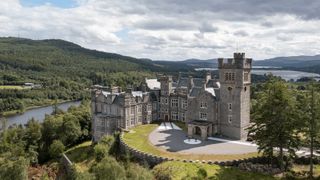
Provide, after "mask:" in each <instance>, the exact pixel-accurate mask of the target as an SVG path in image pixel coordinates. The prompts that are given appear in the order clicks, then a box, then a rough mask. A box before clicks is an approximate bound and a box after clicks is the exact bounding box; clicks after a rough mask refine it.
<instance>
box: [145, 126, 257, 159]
mask: <svg viewBox="0 0 320 180" xmlns="http://www.w3.org/2000/svg"><path fill="white" fill-rule="evenodd" d="M186 139H188V138H187V134H186V133H185V132H184V131H182V130H181V129H180V128H179V127H178V126H176V125H174V124H173V123H172V125H171V124H170V123H162V124H161V125H160V126H159V127H158V128H156V129H155V130H154V131H153V132H151V133H150V135H149V140H150V142H151V143H152V144H153V145H155V146H157V147H160V148H163V149H166V150H167V151H170V152H179V153H184V154H217V155H218V154H219V155H222V154H225V155H226V154H245V153H252V152H257V146H256V145H255V144H251V143H248V142H242V141H230V140H227V139H221V138H216V137H215V138H209V139H208V140H206V141H201V143H199V144H187V143H185V142H184V141H185V140H186Z"/></svg>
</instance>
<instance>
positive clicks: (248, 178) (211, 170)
mask: <svg viewBox="0 0 320 180" xmlns="http://www.w3.org/2000/svg"><path fill="white" fill-rule="evenodd" d="M200 168H203V169H205V170H206V172H207V175H208V176H207V177H208V178H210V179H237V180H242V179H243V180H256V179H259V180H269V179H270V180H271V179H275V178H274V177H272V176H268V175H263V174H259V173H250V172H243V171H240V170H238V169H236V168H230V167H221V166H218V165H209V164H201V163H184V162H178V161H168V162H164V163H162V164H159V165H157V166H155V167H154V168H153V172H154V174H157V172H161V173H162V174H170V176H171V178H172V179H177V180H178V179H179V180H180V179H182V178H184V177H186V176H189V177H194V176H197V172H198V170H199V169H200ZM187 179H188V178H187Z"/></svg>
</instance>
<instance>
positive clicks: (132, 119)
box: [130, 117, 134, 126]
mask: <svg viewBox="0 0 320 180" xmlns="http://www.w3.org/2000/svg"><path fill="white" fill-rule="evenodd" d="M130 122H131V126H133V125H134V117H131V119H130Z"/></svg>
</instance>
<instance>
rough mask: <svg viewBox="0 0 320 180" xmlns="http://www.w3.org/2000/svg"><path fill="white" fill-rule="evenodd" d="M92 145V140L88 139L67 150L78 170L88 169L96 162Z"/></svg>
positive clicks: (66, 152)
mask: <svg viewBox="0 0 320 180" xmlns="http://www.w3.org/2000/svg"><path fill="white" fill-rule="evenodd" d="M91 145H92V142H91V141H86V142H84V143H81V144H79V145H77V146H74V147H72V148H70V149H68V150H66V151H65V154H66V155H67V156H68V158H69V159H70V161H71V162H72V163H74V164H75V167H76V169H77V171H78V172H85V171H88V170H89V168H90V167H91V165H92V164H93V163H94V162H95V159H94V154H93V148H92V146H91Z"/></svg>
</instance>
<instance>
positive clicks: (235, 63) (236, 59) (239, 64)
mask: <svg viewBox="0 0 320 180" xmlns="http://www.w3.org/2000/svg"><path fill="white" fill-rule="evenodd" d="M251 67H252V59H251V58H246V57H245V53H234V54H233V58H218V68H219V69H251Z"/></svg>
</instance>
